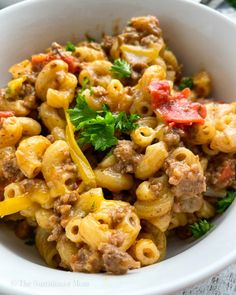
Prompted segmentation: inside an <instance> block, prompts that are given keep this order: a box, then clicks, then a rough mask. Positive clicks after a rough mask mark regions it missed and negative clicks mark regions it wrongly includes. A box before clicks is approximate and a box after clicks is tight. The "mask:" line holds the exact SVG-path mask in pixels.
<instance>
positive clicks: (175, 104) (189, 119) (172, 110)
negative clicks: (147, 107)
mask: <svg viewBox="0 0 236 295" xmlns="http://www.w3.org/2000/svg"><path fill="white" fill-rule="evenodd" d="M148 88H149V91H150V93H151V97H152V106H153V109H154V111H155V112H157V113H158V114H160V116H161V117H162V118H163V120H165V121H166V122H167V123H168V124H171V125H176V124H181V125H187V126H189V125H192V124H194V123H195V124H203V123H204V118H205V117H206V107H205V106H204V105H202V104H200V103H197V102H191V101H189V100H188V99H187V97H188V96H189V94H190V89H189V88H185V89H184V90H182V91H181V92H179V93H176V94H175V95H171V93H170V84H169V83H168V81H166V80H163V81H159V80H153V81H152V82H151V83H150V85H149V87H148Z"/></svg>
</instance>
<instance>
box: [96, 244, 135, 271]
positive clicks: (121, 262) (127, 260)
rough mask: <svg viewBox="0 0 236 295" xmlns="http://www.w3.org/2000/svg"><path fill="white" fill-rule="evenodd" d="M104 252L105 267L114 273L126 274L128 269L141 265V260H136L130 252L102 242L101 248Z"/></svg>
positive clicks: (101, 251) (102, 252)
mask: <svg viewBox="0 0 236 295" xmlns="http://www.w3.org/2000/svg"><path fill="white" fill-rule="evenodd" d="M98 250H99V251H100V253H101V254H102V260H103V263H104V268H105V270H106V271H107V272H110V273H113V274H117V275H119V274H124V273H126V272H127V271H128V269H135V268H139V267H140V262H137V261H135V260H134V259H133V258H132V257H131V256H130V255H129V254H128V253H126V252H124V251H122V250H120V249H119V248H117V247H115V246H113V245H110V244H105V243H104V244H101V245H100V247H99V249H98Z"/></svg>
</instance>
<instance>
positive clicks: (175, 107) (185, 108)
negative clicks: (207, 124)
mask: <svg viewBox="0 0 236 295" xmlns="http://www.w3.org/2000/svg"><path fill="white" fill-rule="evenodd" d="M202 108H203V109H204V106H201V105H200V104H198V103H191V102H190V101H188V100H187V99H179V100H171V101H169V102H167V103H165V104H163V105H161V106H160V107H159V108H158V109H157V112H159V113H160V114H161V116H162V118H163V119H164V120H165V121H166V122H167V123H174V124H172V125H175V124H182V125H192V124H193V123H196V124H203V123H204V118H203V117H202V116H201V115H200V113H199V111H198V109H201V112H202V113H204V112H205V111H202Z"/></svg>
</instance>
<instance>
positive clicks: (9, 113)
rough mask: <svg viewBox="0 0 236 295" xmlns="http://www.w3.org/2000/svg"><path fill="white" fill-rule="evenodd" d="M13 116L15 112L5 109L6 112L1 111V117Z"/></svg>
mask: <svg viewBox="0 0 236 295" xmlns="http://www.w3.org/2000/svg"><path fill="white" fill-rule="evenodd" d="M12 116H14V112H12V111H4V112H1V111H0V118H8V117H12Z"/></svg>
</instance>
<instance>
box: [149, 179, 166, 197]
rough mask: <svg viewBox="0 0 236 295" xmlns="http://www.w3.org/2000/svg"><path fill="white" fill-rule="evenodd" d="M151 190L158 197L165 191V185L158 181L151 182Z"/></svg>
mask: <svg viewBox="0 0 236 295" xmlns="http://www.w3.org/2000/svg"><path fill="white" fill-rule="evenodd" d="M150 189H151V190H152V191H153V192H154V194H155V195H156V196H159V195H160V193H161V191H162V189H163V183H161V182H159V181H156V179H153V180H150Z"/></svg>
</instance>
